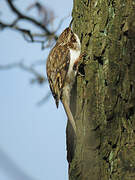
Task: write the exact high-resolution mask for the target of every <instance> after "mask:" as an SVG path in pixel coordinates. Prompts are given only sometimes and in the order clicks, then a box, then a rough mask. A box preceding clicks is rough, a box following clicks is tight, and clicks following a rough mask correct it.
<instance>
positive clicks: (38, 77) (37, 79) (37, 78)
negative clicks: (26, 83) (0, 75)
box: [0, 62, 47, 84]
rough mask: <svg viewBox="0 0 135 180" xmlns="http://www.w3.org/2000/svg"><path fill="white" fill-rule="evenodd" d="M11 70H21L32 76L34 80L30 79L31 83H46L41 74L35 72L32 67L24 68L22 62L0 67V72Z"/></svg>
mask: <svg viewBox="0 0 135 180" xmlns="http://www.w3.org/2000/svg"><path fill="white" fill-rule="evenodd" d="M13 68H21V69H22V70H24V71H27V72H29V73H31V74H33V75H34V76H35V78H34V79H32V81H31V82H32V83H34V82H38V83H39V84H43V83H45V82H46V81H47V79H46V78H45V77H44V76H43V75H42V74H40V73H39V72H37V71H36V69H34V68H33V66H26V65H25V64H24V63H23V62H19V63H11V64H7V65H0V70H9V69H13Z"/></svg>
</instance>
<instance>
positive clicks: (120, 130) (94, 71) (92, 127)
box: [67, 0, 135, 180]
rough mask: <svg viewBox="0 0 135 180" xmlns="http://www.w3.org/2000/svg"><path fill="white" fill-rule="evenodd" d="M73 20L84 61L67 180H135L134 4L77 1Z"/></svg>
mask: <svg viewBox="0 0 135 180" xmlns="http://www.w3.org/2000/svg"><path fill="white" fill-rule="evenodd" d="M72 15H73V18H74V22H73V30H74V31H75V32H76V33H77V34H78V36H79V37H80V39H81V43H82V52H85V53H86V56H85V57H84V58H83V59H82V62H81V67H82V68H83V70H84V72H85V76H80V75H78V77H77V85H76V98H75V101H76V103H75V108H73V107H71V108H72V111H73V112H74V116H75V120H76V125H77V129H78V131H77V137H76V138H75V140H74V146H73V147H72V148H73V150H72V152H74V153H73V154H72V158H71V159H70V162H69V179H70V180H99V179H100V180H134V179H135V148H134V147H135V23H134V22H135V21H134V20H135V3H134V1H132V0H120V1H116V0H111V1H110V0H102V1H101V0H100V1H99V0H97V1H95V0H91V1H89V0H83V1H82V0H74V8H73V14H72ZM67 134H69V132H68V131H67ZM68 140H69V141H70V136H68ZM68 146H69V145H68Z"/></svg>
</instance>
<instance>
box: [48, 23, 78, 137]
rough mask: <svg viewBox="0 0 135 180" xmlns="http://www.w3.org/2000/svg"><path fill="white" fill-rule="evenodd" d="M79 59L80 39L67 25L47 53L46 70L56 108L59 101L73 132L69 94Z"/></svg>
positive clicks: (74, 126)
mask: <svg viewBox="0 0 135 180" xmlns="http://www.w3.org/2000/svg"><path fill="white" fill-rule="evenodd" d="M80 59H81V43H80V39H79V37H78V35H77V34H76V33H74V32H73V30H72V29H71V27H67V28H66V29H65V30H64V31H63V32H62V33H61V34H60V36H59V37H58V40H57V42H56V44H55V46H54V47H53V48H52V50H51V51H50V53H49V56H48V58H47V62H46V72H47V77H48V81H49V85H50V89H51V92H52V95H53V97H54V99H55V103H56V107H57V108H58V106H59V101H61V102H62V104H63V106H64V109H65V112H66V114H67V117H68V119H69V121H70V123H71V125H72V127H73V130H74V132H75V134H76V124H75V120H74V117H73V115H72V112H71V109H70V95H71V89H72V87H73V84H74V82H75V78H76V75H77V71H78V64H79V61H80Z"/></svg>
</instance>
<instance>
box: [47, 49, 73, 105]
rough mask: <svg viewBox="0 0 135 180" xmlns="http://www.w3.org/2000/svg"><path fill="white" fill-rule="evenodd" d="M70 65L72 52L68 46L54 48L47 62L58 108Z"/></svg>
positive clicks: (49, 78)
mask: <svg viewBox="0 0 135 180" xmlns="http://www.w3.org/2000/svg"><path fill="white" fill-rule="evenodd" d="M69 63H70V51H69V49H67V47H66V46H59V47H57V46H56V47H54V48H53V49H52V51H51V53H50V55H49V57H48V60H47V76H48V81H49V84H50V89H51V91H52V94H53V97H54V99H55V102H56V106H57V107H58V105H59V100H60V98H61V95H62V88H63V86H64V82H65V78H66V75H67V72H68V68H69Z"/></svg>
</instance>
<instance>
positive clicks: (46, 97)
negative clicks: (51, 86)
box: [37, 91, 51, 106]
mask: <svg viewBox="0 0 135 180" xmlns="http://www.w3.org/2000/svg"><path fill="white" fill-rule="evenodd" d="M50 95H51V91H49V92H48V93H47V94H46V95H45V96H44V97H43V98H42V99H41V100H39V102H38V103H37V105H38V106H41V105H43V104H44V103H45V102H46V101H47V100H48V99H49V97H50Z"/></svg>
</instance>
